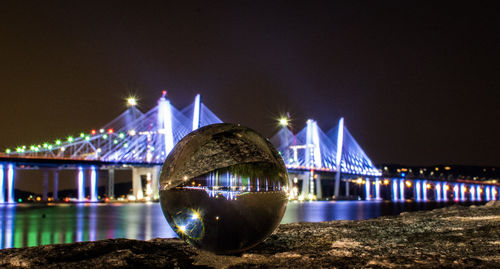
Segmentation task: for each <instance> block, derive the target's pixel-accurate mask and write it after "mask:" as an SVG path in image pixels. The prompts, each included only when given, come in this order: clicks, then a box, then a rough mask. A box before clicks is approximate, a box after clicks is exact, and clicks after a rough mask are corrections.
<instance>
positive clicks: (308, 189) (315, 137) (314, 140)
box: [302, 119, 322, 199]
mask: <svg viewBox="0 0 500 269" xmlns="http://www.w3.org/2000/svg"><path fill="white" fill-rule="evenodd" d="M306 128H307V129H306V146H305V165H306V166H307V167H309V168H310V169H309V172H308V173H306V177H305V178H304V180H303V181H302V195H303V196H304V197H306V198H308V199H311V198H312V196H314V194H316V197H317V198H319V199H321V198H322V191H321V179H320V176H319V174H315V173H314V168H321V167H322V160H321V147H320V141H319V132H318V124H317V122H316V121H314V120H311V119H309V120H307V126H306ZM315 181H316V184H315ZM315 185H316V188H315Z"/></svg>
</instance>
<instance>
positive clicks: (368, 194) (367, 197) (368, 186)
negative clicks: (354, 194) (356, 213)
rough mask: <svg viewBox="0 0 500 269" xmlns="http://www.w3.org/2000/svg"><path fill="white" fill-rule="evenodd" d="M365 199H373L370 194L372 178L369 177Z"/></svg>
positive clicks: (366, 182)
mask: <svg viewBox="0 0 500 269" xmlns="http://www.w3.org/2000/svg"><path fill="white" fill-rule="evenodd" d="M365 200H371V195H370V179H369V178H366V179H365Z"/></svg>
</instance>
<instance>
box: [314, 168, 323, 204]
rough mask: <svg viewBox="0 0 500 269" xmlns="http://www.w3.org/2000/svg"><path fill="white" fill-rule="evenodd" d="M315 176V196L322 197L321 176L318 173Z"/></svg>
mask: <svg viewBox="0 0 500 269" xmlns="http://www.w3.org/2000/svg"><path fill="white" fill-rule="evenodd" d="M314 177H315V178H316V198H317V199H323V192H322V190H321V176H320V175H319V174H315V175H314Z"/></svg>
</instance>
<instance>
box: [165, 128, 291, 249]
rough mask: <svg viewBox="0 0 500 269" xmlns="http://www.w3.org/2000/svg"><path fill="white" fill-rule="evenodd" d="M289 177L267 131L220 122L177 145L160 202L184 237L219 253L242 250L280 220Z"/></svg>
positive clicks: (253, 243)
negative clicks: (264, 132) (262, 133)
mask: <svg viewBox="0 0 500 269" xmlns="http://www.w3.org/2000/svg"><path fill="white" fill-rule="evenodd" d="M190 175H193V176H190ZM287 182H288V177H287V173H286V168H285V166H284V163H283V161H282V159H281V157H280V156H279V154H278V153H277V151H276V150H275V149H274V148H273V147H272V145H271V144H270V143H269V142H268V141H266V140H265V139H264V138H263V137H262V136H260V135H259V134H257V133H256V132H255V131H253V130H251V129H248V128H246V127H241V126H236V125H233V124H217V125H212V126H206V127H203V128H201V129H199V130H198V131H196V132H193V133H191V134H190V135H188V136H187V137H185V138H184V139H183V140H181V141H180V142H179V143H178V145H177V146H176V147H175V148H174V150H173V152H172V153H171V154H170V155H169V157H168V158H167V160H166V161H165V164H164V166H163V169H162V175H161V178H160V202H161V206H162V210H163V213H164V215H165V217H166V219H167V221H168V223H169V224H170V226H171V227H172V229H173V230H174V231H175V232H176V233H177V234H178V235H179V237H180V238H182V239H184V240H186V241H187V242H188V243H190V244H192V245H194V246H196V247H198V248H202V249H205V250H209V251H213V252H216V253H237V252H242V251H244V250H246V249H249V248H251V247H253V246H255V245H257V244H258V243H260V242H262V241H263V240H265V239H266V238H267V237H268V236H269V235H270V234H271V233H272V232H273V231H274V230H275V229H276V227H277V226H278V225H279V223H280V221H281V218H282V217H283V214H284V212H285V209H286V204H287Z"/></svg>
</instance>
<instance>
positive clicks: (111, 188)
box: [108, 168, 115, 199]
mask: <svg viewBox="0 0 500 269" xmlns="http://www.w3.org/2000/svg"><path fill="white" fill-rule="evenodd" d="M108 197H109V199H115V169H114V168H109V169H108Z"/></svg>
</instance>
